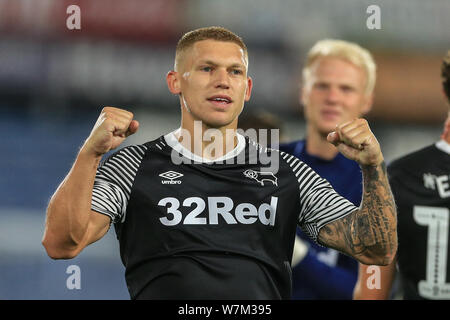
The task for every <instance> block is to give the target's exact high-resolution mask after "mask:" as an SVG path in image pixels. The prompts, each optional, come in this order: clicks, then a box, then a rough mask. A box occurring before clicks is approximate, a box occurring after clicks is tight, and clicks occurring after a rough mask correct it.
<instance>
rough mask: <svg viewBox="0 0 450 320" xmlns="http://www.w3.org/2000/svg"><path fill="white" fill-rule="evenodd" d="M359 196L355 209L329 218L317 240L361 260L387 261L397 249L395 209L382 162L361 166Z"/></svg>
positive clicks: (375, 262)
mask: <svg viewBox="0 0 450 320" xmlns="http://www.w3.org/2000/svg"><path fill="white" fill-rule="evenodd" d="M362 173H363V199H362V202H361V206H360V208H359V210H356V211H355V212H353V213H351V214H349V215H347V216H345V217H344V218H341V219H338V220H336V221H334V222H331V223H329V224H327V225H325V226H324V227H322V229H321V230H320V232H319V238H318V240H319V242H320V243H322V244H323V245H325V246H328V247H331V248H334V249H337V250H340V251H342V252H344V253H346V254H348V255H351V256H353V257H354V258H356V259H358V260H359V261H360V262H362V263H365V264H381V265H386V264H388V263H389V262H390V261H391V260H392V259H393V257H394V256H395V253H396V251H397V211H396V207H395V202H394V198H393V196H392V192H391V188H390V186H389V182H388V178H387V173H386V165H385V163H384V162H382V163H381V164H380V165H378V166H362Z"/></svg>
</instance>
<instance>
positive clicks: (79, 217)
mask: <svg viewBox="0 0 450 320" xmlns="http://www.w3.org/2000/svg"><path fill="white" fill-rule="evenodd" d="M138 127H139V123H138V122H137V121H136V120H133V114H132V113H131V112H128V111H125V110H121V109H117V108H112V107H105V108H104V109H103V110H102V112H101V114H100V116H99V118H98V120H97V122H96V124H95V126H94V128H93V130H92V132H91V134H90V136H89V137H88V138H87V140H86V142H85V143H84V145H83V146H82V148H81V150H80V152H79V153H78V156H77V158H76V160H75V163H74V164H73V166H72V168H71V170H70V172H69V173H68V175H67V176H66V177H65V178H64V180H63V181H62V183H61V184H60V185H59V187H58V189H57V190H56V192H55V194H54V195H53V196H52V198H51V200H50V202H49V205H48V208H47V217H46V221H45V231H44V236H43V239H42V244H43V246H44V247H45V249H46V251H47V254H48V255H49V256H50V257H51V258H53V259H71V258H73V257H75V256H76V255H78V254H79V253H80V252H81V250H82V249H83V248H84V247H86V246H87V245H89V244H91V243H93V242H95V241H97V240H98V239H100V238H101V237H103V236H104V235H105V234H106V232H107V231H108V229H109V225H110V218H109V217H108V216H106V215H103V214H100V213H97V212H95V211H92V210H91V201H92V189H93V186H94V180H95V175H96V172H97V167H98V165H99V163H100V160H101V157H102V155H103V154H105V153H107V152H108V151H109V150H112V149H115V148H117V147H118V146H119V145H120V144H121V143H122V142H123V141H124V140H125V138H126V137H128V136H129V135H130V134H133V133H135V132H136V131H137V129H138Z"/></svg>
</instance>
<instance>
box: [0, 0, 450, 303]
mask: <svg viewBox="0 0 450 320" xmlns="http://www.w3.org/2000/svg"><path fill="white" fill-rule="evenodd" d="M337 3H339V5H337ZM71 4H77V5H79V6H80V8H81V30H68V29H67V27H66V19H67V17H68V14H67V13H66V9H67V7H68V6H69V5H71ZM371 4H376V5H379V6H380V8H381V21H382V23H381V30H369V29H367V28H366V19H367V17H368V14H367V13H366V8H367V7H368V6H369V5H371ZM448 16H450V1H448V0H434V1H421V0H396V1H388V0H372V1H369V0H340V1H339V2H336V1H334V0H283V1H282V2H276V1H275V2H274V1H269V0H231V1H218V0H152V1H145V0H128V1H118V0H114V1H110V0H96V1H89V0H78V1H76V0H0V141H1V143H0V150H1V151H2V152H1V154H2V156H1V157H0V299H127V298H128V293H127V290H126V285H125V280H124V275H123V273H124V268H123V266H122V265H121V261H120V257H119V253H118V244H117V241H116V240H115V234H114V232H113V231H112V230H111V231H110V232H109V233H108V236H107V237H106V238H104V239H102V240H101V241H99V242H98V243H96V244H94V245H92V247H89V248H88V249H87V250H85V251H84V252H83V253H82V254H81V255H80V256H79V257H77V258H76V259H74V260H71V261H70V260H69V261H52V260H50V259H49V258H48V257H47V256H46V255H45V250H44V249H43V247H42V246H41V244H40V241H41V237H42V233H43V227H44V218H45V208H46V206H47V202H48V200H49V198H50V196H51V194H52V193H53V191H54V190H55V189H56V187H57V186H58V184H59V183H60V181H61V180H62V178H63V177H64V176H65V174H66V173H67V172H68V170H69V169H70V166H71V164H72V162H73V160H74V159H75V156H76V154H77V151H78V148H79V147H80V146H81V145H82V143H83V140H84V139H85V138H86V137H87V135H88V134H89V132H90V130H91V127H92V125H93V124H94V122H95V120H96V118H97V115H98V113H99V111H100V110H101V108H102V106H104V105H113V106H118V107H123V108H128V109H129V110H130V111H133V112H135V114H136V118H137V119H138V120H139V121H140V122H141V125H142V126H141V129H140V131H139V132H138V133H137V134H136V135H135V136H133V137H132V138H130V139H129V141H127V144H130V143H142V142H145V141H148V140H151V139H154V138H156V137H158V136H159V135H161V134H163V133H166V132H168V131H170V130H172V129H174V128H176V127H177V126H178V125H179V120H178V117H179V111H178V110H179V106H178V101H177V99H176V98H175V97H174V96H172V95H171V94H170V93H169V92H168V90H167V88H166V84H165V81H164V78H165V74H166V73H167V71H169V70H170V69H171V68H172V65H173V58H174V48H175V45H176V41H177V40H178V38H179V37H180V36H181V35H182V34H183V33H184V32H186V31H189V30H191V29H193V28H197V27H202V26H209V25H221V26H224V27H227V28H229V29H231V30H232V31H234V32H236V33H237V34H239V35H241V36H242V37H243V38H244V41H245V42H246V43H247V46H248V48H249V54H250V75H251V76H252V77H253V79H254V90H253V96H252V99H251V101H250V102H249V103H247V104H246V109H245V110H246V111H244V112H247V111H253V112H255V111H258V110H265V111H268V112H272V113H274V114H276V115H277V116H278V117H280V118H281V119H282V120H283V121H284V122H283V123H284V129H285V130H286V131H285V135H286V136H287V137H289V138H290V139H296V138H300V137H302V136H303V134H304V121H303V117H302V113H301V108H300V106H299V105H298V93H297V89H298V84H299V74H300V69H301V66H302V63H303V59H304V55H305V53H306V51H307V49H308V48H309V47H310V46H311V45H312V44H313V43H314V42H315V41H317V40H319V39H322V38H342V39H346V40H350V41H356V42H358V43H360V44H361V45H363V46H365V47H367V48H368V49H370V50H371V51H372V52H373V54H374V56H375V60H376V61H377V63H378V82H377V86H376V92H375V93H376V97H375V106H374V110H373V111H372V112H371V113H370V115H369V116H368V118H369V120H370V121H371V124H372V127H373V129H374V131H375V134H376V135H377V137H378V139H379V140H380V143H381V145H382V148H383V151H384V153H385V157H386V159H387V160H388V161H389V160H392V159H393V158H395V157H397V156H400V155H402V154H404V153H406V152H409V151H412V150H415V149H418V148H420V147H422V146H424V145H426V144H429V143H431V142H433V141H435V140H436V139H438V137H439V133H440V131H441V128H440V125H441V123H442V120H443V119H444V118H445V115H446V110H447V108H446V105H445V102H444V99H443V98H442V95H441V92H440V90H439V88H440V87H439V86H440V79H439V76H438V74H439V72H438V70H439V66H440V59H441V57H442V56H443V54H444V53H445V51H446V49H448V45H449V43H450V33H449V32H448V30H450V20H449V19H448ZM72 264H76V265H78V266H80V268H81V272H82V287H81V289H80V290H68V289H67V287H66V279H67V277H68V275H67V274H66V273H65V271H66V268H67V267H68V266H69V265H72Z"/></svg>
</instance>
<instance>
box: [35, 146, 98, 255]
mask: <svg viewBox="0 0 450 320" xmlns="http://www.w3.org/2000/svg"><path fill="white" fill-rule="evenodd" d="M100 159H101V156H98V155H93V154H89V153H88V152H85V151H84V150H83V149H82V150H81V151H80V153H79V154H78V156H77V159H76V160H75V163H74V165H73V166H72V169H71V170H70V172H69V174H68V175H67V176H66V178H65V179H64V180H63V182H62V183H61V184H60V186H59V187H58V189H57V190H56V192H55V194H54V195H53V196H52V198H51V200H50V203H49V205H48V208H47V219H46V224H45V233H44V238H43V241H42V243H43V245H44V247H45V248H46V250H47V252H48V254H49V255H50V256H61V253H62V252H66V253H67V252H71V251H73V250H75V249H76V248H77V246H78V244H79V243H80V241H81V240H82V238H83V236H84V234H85V233H86V230H87V226H88V222H89V214H90V212H91V199H92V188H93V185H94V180H95V174H96V170H97V167H98V164H99V162H100ZM62 256H64V254H62Z"/></svg>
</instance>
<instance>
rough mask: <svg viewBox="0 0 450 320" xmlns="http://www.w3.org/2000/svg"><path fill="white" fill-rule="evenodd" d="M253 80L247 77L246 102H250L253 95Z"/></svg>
mask: <svg viewBox="0 0 450 320" xmlns="http://www.w3.org/2000/svg"><path fill="white" fill-rule="evenodd" d="M252 88H253V79H252V78H251V77H247V90H246V91H245V101H249V100H250V97H251V95H252Z"/></svg>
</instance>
